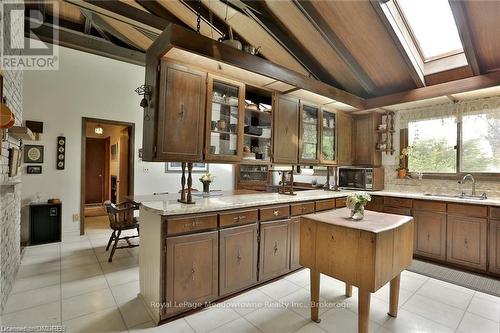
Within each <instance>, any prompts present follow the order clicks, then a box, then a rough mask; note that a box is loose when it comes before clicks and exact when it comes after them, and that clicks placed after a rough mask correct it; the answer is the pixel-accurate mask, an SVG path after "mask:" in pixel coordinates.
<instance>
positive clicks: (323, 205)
mask: <svg viewBox="0 0 500 333" xmlns="http://www.w3.org/2000/svg"><path fill="white" fill-rule="evenodd" d="M328 209H335V199H328V200H320V201H316V211H317V212H321V211H323V210H328Z"/></svg>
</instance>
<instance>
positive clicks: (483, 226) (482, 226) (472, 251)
mask: <svg viewBox="0 0 500 333" xmlns="http://www.w3.org/2000/svg"><path fill="white" fill-rule="evenodd" d="M447 224H448V225H447V252H446V260H447V261H448V262H450V263H455V264H459V265H462V266H467V267H471V268H475V269H478V270H486V247H487V243H486V235H487V226H488V222H487V220H486V219H483V218H475V217H466V216H458V215H448V223H447Z"/></svg>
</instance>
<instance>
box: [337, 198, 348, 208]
mask: <svg viewBox="0 0 500 333" xmlns="http://www.w3.org/2000/svg"><path fill="white" fill-rule="evenodd" d="M346 200H347V198H337V199H335V208H342V207H345V206H346Z"/></svg>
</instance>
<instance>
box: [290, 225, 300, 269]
mask: <svg viewBox="0 0 500 333" xmlns="http://www.w3.org/2000/svg"><path fill="white" fill-rule="evenodd" d="M299 256H300V217H294V218H292V219H291V220H290V270H294V269H297V268H300V267H301V266H300V263H299Z"/></svg>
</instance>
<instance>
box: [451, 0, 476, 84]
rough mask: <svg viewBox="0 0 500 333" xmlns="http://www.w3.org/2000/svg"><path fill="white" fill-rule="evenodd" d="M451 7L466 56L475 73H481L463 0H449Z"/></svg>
mask: <svg viewBox="0 0 500 333" xmlns="http://www.w3.org/2000/svg"><path fill="white" fill-rule="evenodd" d="M448 2H449V3H450V7H451V12H452V13H453V17H454V18H455V23H456V25H457V28H458V35H459V36H460V40H461V41H462V46H463V47H464V53H465V57H466V58H467V62H468V63H469V66H470V67H471V69H472V73H473V74H474V75H480V74H481V68H480V67H479V62H478V60H477V54H476V50H475V48H474V41H473V40H472V34H471V31H470V29H469V23H468V22H467V16H466V12H465V6H464V4H463V1H457V0H449V1H448Z"/></svg>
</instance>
